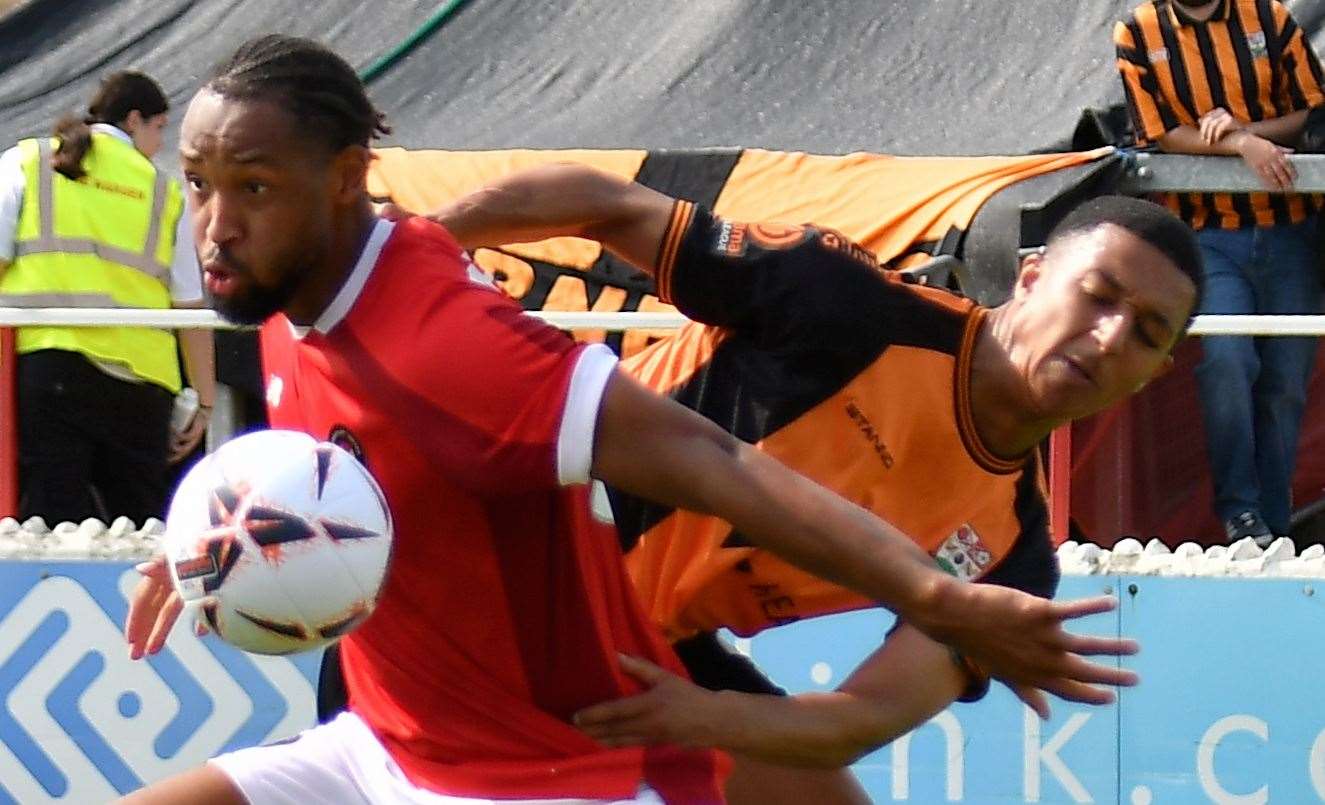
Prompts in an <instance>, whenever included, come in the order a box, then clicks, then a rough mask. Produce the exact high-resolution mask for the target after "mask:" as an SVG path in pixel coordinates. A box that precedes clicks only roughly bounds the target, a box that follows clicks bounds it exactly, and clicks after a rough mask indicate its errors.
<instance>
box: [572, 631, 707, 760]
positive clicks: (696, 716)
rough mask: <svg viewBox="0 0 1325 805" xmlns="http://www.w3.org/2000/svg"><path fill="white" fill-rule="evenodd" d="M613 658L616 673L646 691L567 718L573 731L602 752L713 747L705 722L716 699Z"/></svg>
mask: <svg viewBox="0 0 1325 805" xmlns="http://www.w3.org/2000/svg"><path fill="white" fill-rule="evenodd" d="M618 657H619V658H620V662H621V668H622V670H624V671H625V672H626V673H628V674H630V675H631V676H633V677H635V678H636V679H638V680H639V681H640V682H642V683H644V685H645V686H646V687H647V688H648V690H646V691H644V692H643V693H638V694H636V695H634V696H627V697H625V698H623V699H613V700H612V701H608V702H603V703H602V704H596V705H593V706H592V707H586V708H585V709H583V710H581V711H580V712H578V713H576V714H575V716H574V717H573V719H572V720H573V722H574V723H575V726H577V727H579V728H580V729H581V730H582V731H583V732H584V733H585V734H586V735H588V736H589V737H590V738H593V739H594V740H595V741H597V742H598V743H600V744H602V745H603V746H607V747H619V746H642V745H650V744H660V743H667V744H677V745H679V746H685V747H690V748H699V747H710V746H713V745H714V741H713V732H712V727H711V720H712V718H713V698H714V697H715V696H716V695H717V694H715V693H713V692H712V691H709V690H705V689H704V688H701V687H699V686H698V685H696V684H694V683H693V682H690V681H689V680H686V679H682V678H681V677H679V676H677V675H676V674H673V673H671V672H670V671H667V670H666V669H663V668H659V667H658V666H656V665H654V664H653V663H651V662H647V661H645V660H641V659H639V658H638V657H630V656H627V655H625V654H620V655H618Z"/></svg>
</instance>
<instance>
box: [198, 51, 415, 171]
mask: <svg viewBox="0 0 1325 805" xmlns="http://www.w3.org/2000/svg"><path fill="white" fill-rule="evenodd" d="M206 89H208V90H211V91H212V92H215V93H216V94H218V95H221V96H223V97H226V98H232V99H236V100H245V99H255V98H261V99H264V100H271V101H275V102H277V103H279V104H280V105H281V106H283V107H284V108H286V109H289V110H290V112H291V113H293V114H294V116H295V117H296V118H298V119H299V121H300V122H301V123H302V124H303V126H304V130H305V131H306V132H307V133H308V135H309V136H310V137H316V138H318V139H319V140H321V141H323V142H325V143H326V144H327V145H328V146H330V147H331V150H332V151H333V152H335V151H339V150H341V149H342V148H346V147H348V146H351V145H363V146H367V145H368V144H369V142H370V141H371V140H373V139H374V138H376V137H377V136H378V135H379V134H390V133H391V127H390V126H387V125H386V123H385V117H386V116H385V115H383V114H382V113H381V112H379V111H378V110H377V109H376V108H375V107H374V106H373V104H372V102H371V101H369V100H368V95H367V94H366V93H365V92H364V88H363V82H362V81H360V80H359V77H358V76H357V75H355V73H354V70H353V69H352V68H351V67H350V65H348V64H346V63H345V60H344V59H342V58H341V57H340V56H337V55H336V54H335V53H332V52H331V51H330V50H328V49H327V48H325V47H323V46H322V45H320V44H318V43H317V42H314V41H312V40H309V39H300V38H298V37H293V36H282V35H280V34H268V35H266V36H260V37H257V38H255V39H250V40H248V41H247V42H245V43H244V44H242V45H240V46H239V49H238V50H236V51H235V53H234V55H232V56H231V57H230V58H229V59H227V60H226V61H225V62H223V63H222V64H220V65H219V66H217V68H216V70H215V72H214V73H213V75H212V78H211V80H210V81H208V82H207V85H206Z"/></svg>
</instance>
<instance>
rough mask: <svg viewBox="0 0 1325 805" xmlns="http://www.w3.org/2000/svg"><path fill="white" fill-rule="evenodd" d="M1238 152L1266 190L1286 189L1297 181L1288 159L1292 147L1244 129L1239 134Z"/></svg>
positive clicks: (1294, 170) (1295, 171) (1295, 170)
mask: <svg viewBox="0 0 1325 805" xmlns="http://www.w3.org/2000/svg"><path fill="white" fill-rule="evenodd" d="M1239 138H1240V139H1239V140H1238V153H1239V154H1241V155H1242V161H1243V162H1245V163H1247V166H1248V167H1249V168H1251V169H1252V170H1253V171H1255V172H1256V177H1257V178H1258V179H1260V180H1261V184H1262V185H1264V186H1265V189H1267V190H1277V191H1287V190H1292V189H1293V182H1295V181H1297V169H1296V168H1294V167H1293V163H1292V162H1290V161H1289V159H1288V155H1289V154H1291V153H1293V149H1291V148H1287V147H1285V146H1282V145H1279V144H1278V143H1273V142H1270V141H1269V140H1267V139H1265V138H1264V137H1257V136H1256V135H1255V134H1252V133H1251V132H1248V131H1244V132H1242V134H1240V135H1239Z"/></svg>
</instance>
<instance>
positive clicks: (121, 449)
mask: <svg viewBox="0 0 1325 805" xmlns="http://www.w3.org/2000/svg"><path fill="white" fill-rule="evenodd" d="M17 370H18V377H17V381H18V456H19V468H18V471H19V475H18V484H19V516H20V518H27V517H31V516H33V515H40V516H41V517H42V518H44V519H45V520H46V523H47V524H48V525H50V526H54V525H55V524H56V523H61V522H66V521H68V522H75V523H77V522H81V521H82V520H85V519H87V518H88V517H96V518H98V519H100V520H102V521H103V522H110V521H111V520H114V519H115V518H116V517H120V516H125V517H128V518H129V519H131V520H133V521H134V523H135V524H137V525H139V526H141V525H142V524H143V521H145V520H146V519H147V518H149V517H158V518H160V517H163V516H164V510H165V502H166V491H167V490H166V466H167V458H168V451H169V449H170V412H171V408H172V406H173V404H174V398H173V397H172V396H171V394H170V392H168V391H166V390H165V389H164V388H162V387H161V386H158V385H157V384H155V383H133V382H130V381H126V380H118V379H116V378H114V377H111V376H110V375H108V374H106V373H105V372H103V371H101V370H100V369H98V368H97V367H96V366H94V365H93V364H92V363H91V362H90V361H89V360H88V359H86V358H84V357H83V356H82V355H80V354H78V353H76V352H69V351H67V350H59V349H46V350H38V351H37V352H29V353H27V354H26V355H19V356H18V361H17ZM94 489H95V493H94V491H93V490H94ZM98 498H99V499H98ZM99 504H100V505H99Z"/></svg>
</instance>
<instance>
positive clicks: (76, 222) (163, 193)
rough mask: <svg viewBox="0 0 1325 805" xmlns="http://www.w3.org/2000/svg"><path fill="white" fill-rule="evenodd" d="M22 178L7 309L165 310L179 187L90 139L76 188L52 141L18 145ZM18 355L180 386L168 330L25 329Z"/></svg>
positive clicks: (0, 297)
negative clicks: (46, 352)
mask: <svg viewBox="0 0 1325 805" xmlns="http://www.w3.org/2000/svg"><path fill="white" fill-rule="evenodd" d="M18 147H19V149H20V153H21V155H22V162H23V175H24V177H25V179H26V181H27V184H26V187H25V189H24V192H23V209H22V211H21V212H20V214H19V219H18V231H17V233H16V235H15V239H14V261H13V263H11V264H10V266H9V268H8V270H6V271H5V273H4V276H3V277H0V305H4V306H10V307H126V308H158V309H163V308H169V307H170V306H171V305H170V287H169V286H170V265H171V262H172V259H173V257H174V247H175V227H176V225H177V224H178V222H179V217H180V215H181V214H182V213H183V209H184V202H183V196H182V195H181V193H180V189H179V185H178V184H177V183H176V182H174V181H172V180H170V179H169V178H167V177H166V176H165V175H164V174H163V173H161V172H160V171H158V170H157V169H156V167H155V166H154V165H153V164H152V162H151V160H149V159H148V158H147V157H145V156H143V154H142V153H141V152H140V151H138V149H136V148H134V147H133V146H132V145H130V144H128V143H125V142H123V141H121V140H119V139H117V138H116V137H114V136H112V135H109V134H102V133H100V132H94V133H93V134H92V147H91V148H90V149H89V150H88V152H87V155H86V156H85V157H84V158H83V169H84V170H85V171H86V172H87V173H86V175H84V176H83V177H82V178H81V179H79V180H78V181H72V180H70V179H69V178H67V177H65V176H64V175H63V174H61V173H58V172H56V171H55V169H54V168H53V167H52V166H51V159H50V157H51V153H52V151H53V150H54V148H55V141H54V140H52V139H48V138H40V139H35V140H23V141H22V142H20V143H19V144H18ZM16 344H17V350H18V352H19V353H20V354H23V353H27V352H34V351H36V350H39V349H64V350H70V351H73V352H79V353H82V354H83V355H86V356H87V357H88V358H91V359H93V360H95V361H99V362H114V363H118V364H122V365H124V366H126V367H128V368H129V369H131V370H132V371H133V373H134V374H135V375H137V376H138V377H140V378H142V379H144V380H148V381H151V382H153V383H157V384H159V385H161V386H164V387H165V388H166V389H168V390H169V391H171V392H172V393H173V392H177V391H179V389H180V373H179V359H178V354H177V352H176V346H175V333H174V331H173V330H160V329H154V328H146V327H21V328H19V331H18V336H17V339H16Z"/></svg>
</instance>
